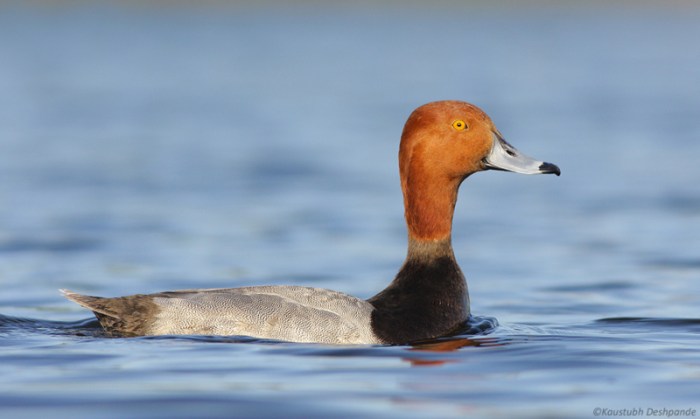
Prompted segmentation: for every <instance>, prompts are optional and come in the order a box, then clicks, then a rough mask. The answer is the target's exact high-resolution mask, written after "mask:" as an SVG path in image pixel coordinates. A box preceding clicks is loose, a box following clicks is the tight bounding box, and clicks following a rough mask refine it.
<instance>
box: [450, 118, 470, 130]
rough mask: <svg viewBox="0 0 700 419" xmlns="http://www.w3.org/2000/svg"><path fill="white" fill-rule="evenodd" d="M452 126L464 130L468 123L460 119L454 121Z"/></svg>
mask: <svg viewBox="0 0 700 419" xmlns="http://www.w3.org/2000/svg"><path fill="white" fill-rule="evenodd" d="M452 128H454V129H456V130H457V131H462V130H464V129H466V128H467V124H466V123H465V122H464V121H462V120H461V119H458V120H456V121H454V122H453V123H452Z"/></svg>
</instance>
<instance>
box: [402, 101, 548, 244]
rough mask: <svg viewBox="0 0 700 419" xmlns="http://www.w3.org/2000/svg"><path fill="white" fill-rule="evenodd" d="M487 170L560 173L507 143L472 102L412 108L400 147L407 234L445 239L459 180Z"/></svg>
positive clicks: (444, 102) (423, 239)
mask: <svg viewBox="0 0 700 419" xmlns="http://www.w3.org/2000/svg"><path fill="white" fill-rule="evenodd" d="M490 169H492V170H504V171H509V172H516V173H523V174H545V173H553V174H555V175H557V176H559V175H560V173H561V172H560V170H559V168H558V167H557V166H556V165H554V164H551V163H547V162H544V161H539V160H536V159H533V158H532V157H528V156H527V155H525V154H523V153H521V152H520V151H518V150H517V149H516V148H515V147H513V146H512V145H510V144H508V142H506V141H505V139H504V138H503V136H502V135H501V133H500V132H499V131H498V129H497V128H496V126H495V125H494V123H493V122H492V121H491V118H489V117H488V115H486V113H484V112H483V111H482V110H481V109H479V108H478V107H476V106H474V105H471V104H469V103H466V102H460V101H440V102H431V103H428V104H426V105H423V106H421V107H419V108H417V109H416V110H415V111H413V113H412V114H411V115H410V116H409V118H408V120H407V121H406V125H405V126H404V130H403V134H402V136H401V146H400V149H399V170H400V175H401V187H402V190H403V194H404V204H405V207H406V221H407V223H408V228H409V236H410V237H411V238H412V239H414V240H421V241H437V240H443V239H445V238H449V236H450V232H451V228H452V214H453V212H454V205H455V203H456V201H457V190H458V188H459V185H460V184H461V183H462V181H463V180H464V179H466V178H467V177H468V176H469V175H471V174H473V173H476V172H479V171H484V170H490Z"/></svg>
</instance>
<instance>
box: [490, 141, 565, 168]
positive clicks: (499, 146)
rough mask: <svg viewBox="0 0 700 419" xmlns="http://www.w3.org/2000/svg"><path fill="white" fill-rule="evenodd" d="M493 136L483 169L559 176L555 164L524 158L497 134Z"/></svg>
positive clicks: (524, 156)
mask: <svg viewBox="0 0 700 419" xmlns="http://www.w3.org/2000/svg"><path fill="white" fill-rule="evenodd" d="M493 136H494V138H493V146H492V147H491V151H490V152H489V155H488V156H486V158H484V161H483V162H484V168H485V169H493V170H504V171H506V172H515V173H522V174H525V175H539V174H545V173H554V174H555V175H557V176H559V175H560V174H561V171H560V170H559V168H558V167H557V166H556V165H555V164H552V163H547V162H543V161H539V160H535V159H533V158H532V157H529V156H526V155H525V154H523V153H521V152H519V151H518V150H517V149H516V148H515V147H513V146H512V145H510V144H508V142H507V141H506V140H504V139H503V137H502V136H501V135H500V134H499V133H498V132H494V133H493Z"/></svg>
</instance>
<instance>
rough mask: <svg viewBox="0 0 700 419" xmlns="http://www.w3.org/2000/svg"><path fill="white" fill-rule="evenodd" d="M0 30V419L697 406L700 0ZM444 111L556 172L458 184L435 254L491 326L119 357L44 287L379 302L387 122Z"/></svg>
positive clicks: (384, 254) (391, 211)
mask: <svg viewBox="0 0 700 419" xmlns="http://www.w3.org/2000/svg"><path fill="white" fill-rule="evenodd" d="M635 5H636V6H635ZM0 12H1V13H0V57H2V58H1V59H0V97H2V100H0V285H2V293H0V313H2V317H0V346H2V350H0V415H2V416H3V417H45V416H47V415H51V416H53V417H90V418H93V417H107V418H111V417H114V418H123V417H168V418H172V417H194V416H203V417H232V416H233V417H252V416H261V417H280V416H284V417H329V416H332V417H357V416H359V415H362V416H365V417H380V416H381V417H385V416H397V417H426V416H427V417H467V416H475V417H504V418H511V417H532V418H542V417H580V418H590V417H594V409H595V408H596V407H600V408H602V409H624V408H626V409H633V408H639V409H642V410H644V412H645V415H646V413H647V409H649V408H652V409H663V408H666V409H689V408H691V409H696V410H700V402H698V397H697V395H698V394H700V381H699V380H700V350H699V349H698V348H699V347H700V345H699V343H700V309H698V307H700V256H699V253H698V251H699V249H700V195H699V194H698V186H697V185H698V184H699V183H700V165H698V163H697V162H698V157H699V156H700V141H698V139H700V124H698V115H699V114H700V72H698V68H700V47H698V46H697V45H696V44H697V42H695V40H697V39H700V24H699V22H700V8H698V7H697V6H696V5H695V4H694V3H687V4H686V3H683V2H675V3H672V4H667V3H664V4H661V3H659V4H654V3H645V4H644V5H639V3H621V4H618V5H607V6H603V5H597V6H585V7H584V6H577V7H574V6H569V7H566V6H563V5H541V6H536V5H530V6H518V7H515V8H508V7H505V6H488V5H486V4H481V3H468V4H465V5H458V4H437V5H434V6H430V7H428V6H419V5H404V6H399V5H398V4H393V5H385V6H382V7H378V6H369V5H365V6H345V7H340V6H337V7H331V6H319V5H313V4H311V3H309V4H307V3H302V4H300V5H297V6H295V7H291V6H285V5H280V4H274V3H266V4H265V6H259V7H254V6H242V5H239V6H225V5H222V4H217V3H210V4H207V5H201V6H197V7H195V6H186V5H168V6H166V5H164V4H158V5H153V6H144V5H136V4H133V5H130V6H118V5H116V4H113V5H110V4H103V5H86V4H79V3H77V4H70V3H61V4H60V5H58V4H55V3H54V4H53V5H48V4H47V5H42V4H32V5H28V6H19V5H10V4H4V5H3V6H2V10H0ZM445 98H455V99H463V100H468V101H471V102H474V103H476V104H478V105H480V106H481V107H483V108H484V109H485V110H486V111H487V112H488V113H489V114H490V115H491V116H492V118H493V119H494V120H495V122H496V124H497V125H498V126H499V128H500V130H501V131H502V132H503V133H504V135H505V136H506V138H507V139H508V140H509V141H510V142H511V143H513V144H514V145H515V146H516V147H518V148H519V149H520V150H522V151H523V152H525V153H527V154H530V155H532V156H535V157H537V158H540V159H544V160H547V161H552V162H554V163H557V164H558V165H559V166H560V167H561V168H562V172H563V174H562V176H561V177H560V178H556V177H554V176H539V177H528V176H519V175H514V174H507V173H496V172H491V173H484V174H477V175H475V176H473V177H471V178H470V179H468V180H467V181H466V182H465V183H464V185H463V186H462V190H461V193H460V201H459V203H458V207H457V212H456V215H455V228H454V230H455V236H454V240H453V241H454V247H455V251H456V254H457V257H458V260H459V261H460V263H461V265H462V268H463V270H464V271H465V274H466V275H467V279H468V281H469V286H470V291H471V297H472V303H473V307H472V309H473V313H474V314H475V315H476V316H485V317H486V318H489V317H493V318H496V319H497V321H498V324H499V326H498V327H496V328H495V329H492V330H487V331H485V332H483V333H480V334H476V335H464V336H458V337H455V338H450V339H443V340H440V341H437V342H433V343H429V344H426V345H422V346H417V347H407V346H394V347H332V346H322V345H300V344H288V343H280V342H270V341H259V340H256V339H251V338H247V337H230V338H229V337H225V338H224V337H200V336H197V337H158V338H150V337H145V338H133V339H111V338H105V337H104V336H102V335H101V334H100V331H99V328H98V327H97V325H96V324H95V322H94V321H93V320H91V319H90V315H89V313H88V312H87V311H85V310H83V309H81V308H80V307H78V306H77V305H75V304H73V303H70V302H69V301H67V300H64V299H62V298H61V297H60V295H59V294H58V292H57V289H59V288H69V289H73V290H75V291H80V292H85V293H92V294H98V295H106V296H116V295H125V294H130V293H136V292H155V291H161V290H171V289H182V288H205V287H207V288H208V287H228V286H243V285H262V284H300V285H310V286H317V287H325V288H331V289H336V290H340V291H345V292H348V293H351V294H354V295H358V296H361V297H369V296H371V295H373V294H374V293H375V292H377V291H378V290H380V289H381V288H383V287H384V286H385V285H386V284H387V283H388V282H389V281H390V280H391V278H392V276H393V274H394V273H395V272H396V270H397V269H398V267H399V266H400V264H401V262H402V260H403V257H404V252H405V229H404V225H403V219H402V211H403V209H402V203H401V194H400V191H399V186H398V174H397V164H396V152H397V149H398V137H399V135H400V131H401V127H402V124H403V122H404V121H405V118H406V117H407V116H408V114H409V113H410V111H411V110H412V109H413V108H415V107H416V106H418V105H420V104H422V103H425V102H427V101H431V100H437V99H445ZM601 414H602V416H606V415H608V416H610V415H612V413H611V411H602V412H601ZM695 415H696V416H697V413H696V414H695ZM686 416H687V415H686Z"/></svg>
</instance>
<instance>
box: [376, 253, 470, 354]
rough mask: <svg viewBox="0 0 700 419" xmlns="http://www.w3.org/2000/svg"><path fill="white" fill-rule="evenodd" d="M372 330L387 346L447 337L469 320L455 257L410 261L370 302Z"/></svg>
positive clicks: (465, 287) (462, 282)
mask: <svg viewBox="0 0 700 419" xmlns="http://www.w3.org/2000/svg"><path fill="white" fill-rule="evenodd" d="M368 301H369V302H370V303H371V304H372V305H373V306H374V308H375V310H374V311H373V312H372V329H373V331H374V333H375V334H376V335H377V336H378V337H379V338H380V339H382V340H383V341H385V342H386V343H392V344H399V343H410V342H415V341H419V340H425V339H431V338H436V337H440V336H445V335H447V334H449V333H451V332H453V331H455V330H457V329H459V328H460V327H461V326H462V325H463V324H464V323H465V322H466V321H467V319H468V318H469V294H468V292H467V283H466V281H465V280H464V275H463V274H462V271H461V270H460V269H459V266H458V265H457V262H456V261H455V260H454V258H452V257H448V256H444V257H438V258H435V259H430V260H411V259H409V260H407V261H406V262H405V263H404V265H403V267H402V268H401V270H400V271H399V273H398V275H397V276H396V279H394V281H393V282H392V283H391V284H390V285H389V286H388V287H387V288H386V289H384V291H382V292H380V293H379V294H377V295H375V296H374V297H372V298H370V299H369V300H368Z"/></svg>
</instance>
